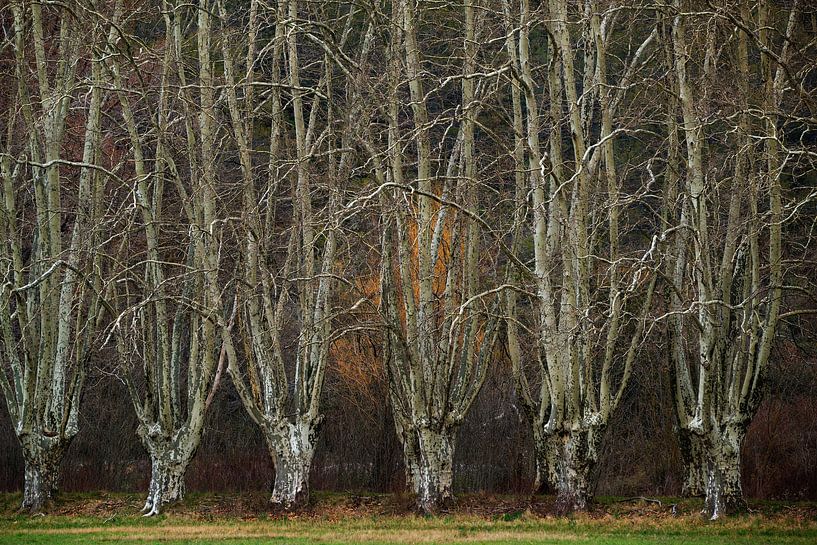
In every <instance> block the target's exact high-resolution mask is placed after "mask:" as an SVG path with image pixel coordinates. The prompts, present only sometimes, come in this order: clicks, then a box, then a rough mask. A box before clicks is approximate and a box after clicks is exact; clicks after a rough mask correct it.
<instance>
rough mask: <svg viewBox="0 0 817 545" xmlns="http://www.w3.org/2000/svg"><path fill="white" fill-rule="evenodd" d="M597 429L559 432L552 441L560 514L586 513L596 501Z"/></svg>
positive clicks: (552, 473) (553, 480)
mask: <svg viewBox="0 0 817 545" xmlns="http://www.w3.org/2000/svg"><path fill="white" fill-rule="evenodd" d="M596 436H597V435H596V433H595V431H594V430H592V429H591V430H574V431H565V432H559V433H555V434H553V435H551V436H550V437H549V439H548V463H549V466H550V484H551V486H552V487H553V488H554V489H555V491H556V506H555V509H556V512H557V513H559V514H562V515H564V514H567V513H572V512H574V511H584V510H586V509H587V506H588V505H589V503H590V502H591V501H592V499H593V486H592V484H593V483H592V482H591V479H592V477H591V474H592V471H593V469H594V467H595V465H596V461H597V452H596Z"/></svg>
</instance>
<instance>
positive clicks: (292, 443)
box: [265, 419, 320, 510]
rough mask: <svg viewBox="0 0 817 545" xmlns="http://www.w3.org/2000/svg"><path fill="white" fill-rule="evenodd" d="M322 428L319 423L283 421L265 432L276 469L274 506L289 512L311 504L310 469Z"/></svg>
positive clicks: (273, 493)
mask: <svg viewBox="0 0 817 545" xmlns="http://www.w3.org/2000/svg"><path fill="white" fill-rule="evenodd" d="M319 425H320V422H319V421H315V422H313V421H309V420H306V419H297V420H296V422H294V423H293V422H288V421H285V422H281V423H280V424H278V425H277V426H275V428H274V429H272V430H269V431H267V432H265V435H266V440H267V445H268V447H269V450H270V456H271V457H272V463H273V465H274V466H275V486H274V488H273V491H272V498H271V501H272V503H273V504H275V505H277V506H280V507H281V508H283V509H287V510H289V509H296V508H298V507H302V506H304V505H306V504H308V503H309V470H310V468H311V467H312V458H313V456H314V454H315V444H316V442H317V433H318V427H319Z"/></svg>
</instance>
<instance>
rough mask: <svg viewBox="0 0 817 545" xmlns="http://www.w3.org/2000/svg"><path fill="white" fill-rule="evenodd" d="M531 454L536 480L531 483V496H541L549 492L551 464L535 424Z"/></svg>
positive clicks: (543, 440) (541, 436)
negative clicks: (534, 465) (532, 455)
mask: <svg viewBox="0 0 817 545" xmlns="http://www.w3.org/2000/svg"><path fill="white" fill-rule="evenodd" d="M533 427H534V432H533V454H534V462H535V464H536V478H535V480H534V481H533V487H532V489H531V494H533V495H541V494H547V493H549V492H550V483H549V479H550V468H551V462H550V457H549V456H548V448H547V445H546V441H545V439H544V438H543V435H542V432H541V430H540V431H537V430H536V429H535V428H536V424H534V425H533Z"/></svg>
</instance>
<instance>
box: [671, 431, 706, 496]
mask: <svg viewBox="0 0 817 545" xmlns="http://www.w3.org/2000/svg"><path fill="white" fill-rule="evenodd" d="M678 441H679V444H680V447H681V461H682V463H683V466H684V475H683V476H684V482H683V484H682V486H681V494H682V495H683V496H687V497H702V496H704V495H705V494H706V482H707V471H706V464H707V461H706V460H707V456H706V442H705V441H704V439H703V438H702V437H701V436H700V435H699V434H697V433H694V432H692V431H689V430H686V429H680V430H679V433H678Z"/></svg>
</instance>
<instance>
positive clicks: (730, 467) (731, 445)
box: [703, 426, 746, 520]
mask: <svg viewBox="0 0 817 545" xmlns="http://www.w3.org/2000/svg"><path fill="white" fill-rule="evenodd" d="M745 435H746V432H745V430H743V429H740V428H739V427H734V426H726V427H725V429H724V430H723V431H722V432H721V431H718V430H713V431H712V432H711V434H710V438H709V445H708V449H707V450H708V453H707V459H706V466H705V471H706V491H705V499H704V509H703V514H704V515H706V516H708V517H709V518H710V519H712V520H716V519H718V518H720V517H721V516H723V515H730V514H733V513H736V512H739V511H743V510H744V509H746V501H745V500H744V498H743V487H742V486H741V482H740V475H741V473H740V448H741V445H742V444H743V438H744V437H745Z"/></svg>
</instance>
